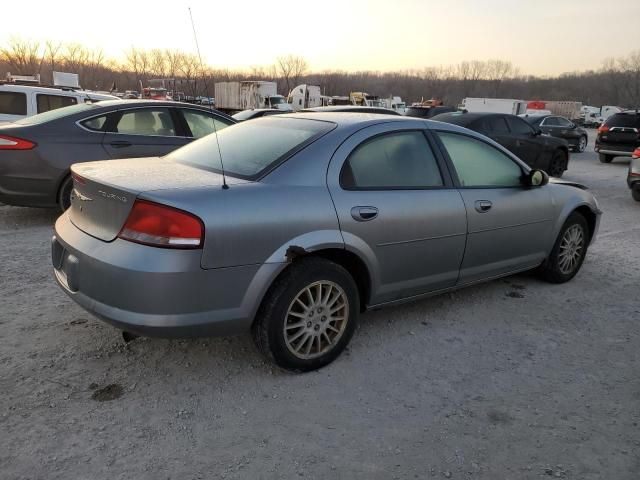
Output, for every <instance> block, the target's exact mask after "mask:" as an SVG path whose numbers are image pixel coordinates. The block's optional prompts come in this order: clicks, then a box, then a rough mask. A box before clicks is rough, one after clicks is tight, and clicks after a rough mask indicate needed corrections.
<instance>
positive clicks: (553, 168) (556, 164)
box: [549, 150, 567, 178]
mask: <svg viewBox="0 0 640 480" xmlns="http://www.w3.org/2000/svg"><path fill="white" fill-rule="evenodd" d="M566 168H567V156H566V154H565V153H564V152H563V151H562V150H556V151H555V152H554V153H553V157H551V163H550V164H549V175H551V176H552V177H556V178H560V177H561V176H562V174H563V173H564V171H565V170H566Z"/></svg>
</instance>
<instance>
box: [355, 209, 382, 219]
mask: <svg viewBox="0 0 640 480" xmlns="http://www.w3.org/2000/svg"><path fill="white" fill-rule="evenodd" d="M351 216H352V217H353V219H354V220H355V221H357V222H368V221H369V220H373V219H374V218H376V217H377V216H378V209H377V208H376V207H353V208H352V209H351Z"/></svg>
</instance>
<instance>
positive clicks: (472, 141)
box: [436, 131, 553, 284]
mask: <svg viewBox="0 0 640 480" xmlns="http://www.w3.org/2000/svg"><path fill="white" fill-rule="evenodd" d="M436 135H437V137H438V139H439V140H440V142H441V146H442V147H443V149H444V150H443V151H444V152H445V153H446V156H447V158H448V161H449V162H450V166H451V168H452V170H453V172H454V181H455V182H456V185H457V186H458V188H459V192H460V195H462V198H463V200H464V204H465V207H466V211H467V220H468V230H467V245H466V249H465V253H464V259H463V261H462V266H461V268H460V279H459V284H467V283H473V282H476V281H479V280H483V279H487V278H492V277H495V276H499V275H503V274H506V273H509V272H514V271H518V270H523V269H526V268H532V267H535V266H537V265H539V264H540V263H541V262H542V261H543V260H544V258H545V256H546V254H547V251H548V250H549V246H550V242H552V218H553V205H552V198H551V194H550V192H549V188H548V187H546V186H543V187H534V188H532V187H524V186H523V183H522V177H523V174H524V173H525V172H524V170H523V167H522V166H521V165H520V164H519V163H518V162H517V161H516V160H515V159H513V158H511V157H510V156H509V155H508V154H506V153H505V152H503V151H501V150H499V149H498V148H496V147H494V146H493V145H490V144H489V143H488V142H485V141H483V140H481V139H479V138H476V137H471V136H468V135H465V134H462V133H457V132H456V133H454V132H444V131H439V132H437V134H436Z"/></svg>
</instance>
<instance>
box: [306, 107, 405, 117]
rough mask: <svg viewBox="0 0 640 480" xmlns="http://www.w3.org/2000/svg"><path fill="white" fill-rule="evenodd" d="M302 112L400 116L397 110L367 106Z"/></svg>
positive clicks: (316, 108)
mask: <svg viewBox="0 0 640 480" xmlns="http://www.w3.org/2000/svg"><path fill="white" fill-rule="evenodd" d="M300 111H301V112H306V113H309V112H329V113H331V112H333V113H336V112H343V113H373V114H376V115H396V116H398V115H400V113H398V112H397V111H395V110H391V109H390V108H384V107H368V106H366V105H327V106H326V107H312V108H305V109H302V110H300Z"/></svg>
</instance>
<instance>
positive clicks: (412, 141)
mask: <svg viewBox="0 0 640 480" xmlns="http://www.w3.org/2000/svg"><path fill="white" fill-rule="evenodd" d="M340 183H341V185H342V186H343V187H344V188H346V189H359V188H363V189H385V188H407V189H410V188H428V187H441V186H442V185H444V182H443V180H442V175H441V174H440V169H439V168H438V163H437V161H436V158H435V157H434V155H433V152H432V151H431V147H430V146H429V143H428V142H427V139H426V138H425V136H424V134H423V133H422V132H419V131H412V132H398V133H390V134H386V135H381V136H379V137H375V138H373V139H370V140H367V141H366V142H364V143H362V144H361V145H359V146H358V147H356V149H355V150H354V151H353V152H352V153H351V155H350V156H349V158H348V159H347V161H346V162H345V165H344V166H343V168H342V172H341V174H340Z"/></svg>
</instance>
